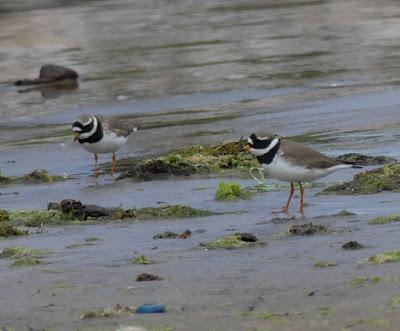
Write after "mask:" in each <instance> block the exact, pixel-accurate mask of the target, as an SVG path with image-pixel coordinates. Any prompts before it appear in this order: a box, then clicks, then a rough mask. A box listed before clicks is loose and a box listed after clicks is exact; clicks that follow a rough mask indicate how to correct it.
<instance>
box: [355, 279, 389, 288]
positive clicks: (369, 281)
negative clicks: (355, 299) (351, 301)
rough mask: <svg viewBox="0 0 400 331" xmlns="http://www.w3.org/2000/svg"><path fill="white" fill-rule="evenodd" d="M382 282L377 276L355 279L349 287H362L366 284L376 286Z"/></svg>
mask: <svg viewBox="0 0 400 331" xmlns="http://www.w3.org/2000/svg"><path fill="white" fill-rule="evenodd" d="M381 281H382V277H379V276H372V277H361V276H360V277H355V278H354V279H353V280H352V281H351V282H350V286H351V287H355V288H357V287H362V286H364V285H367V284H377V283H380V282H381Z"/></svg>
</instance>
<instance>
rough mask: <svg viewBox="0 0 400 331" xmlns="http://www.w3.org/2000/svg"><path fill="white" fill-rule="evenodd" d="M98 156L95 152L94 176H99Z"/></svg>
mask: <svg viewBox="0 0 400 331" xmlns="http://www.w3.org/2000/svg"><path fill="white" fill-rule="evenodd" d="M98 159H99V158H98V156H97V154H96V153H95V154H94V172H93V176H94V177H98V176H99V169H98V168H97V161H98Z"/></svg>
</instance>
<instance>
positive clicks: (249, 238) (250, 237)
mask: <svg viewBox="0 0 400 331" xmlns="http://www.w3.org/2000/svg"><path fill="white" fill-rule="evenodd" d="M238 234H239V236H240V238H239V239H240V240H241V241H245V242H249V243H254V242H256V241H258V239H257V237H256V236H255V235H254V234H252V233H246V232H244V233H238Z"/></svg>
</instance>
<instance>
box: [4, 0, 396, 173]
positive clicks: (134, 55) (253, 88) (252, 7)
mask: <svg viewBox="0 0 400 331" xmlns="http://www.w3.org/2000/svg"><path fill="white" fill-rule="evenodd" d="M399 12H400V9H399V8H398V6H396V4H395V3H394V2H393V1H362V2H360V1H335V2H333V3H332V2H326V1H318V0H315V1H293V0H290V1H288V0H286V1H247V2H241V1H191V2H189V1H126V0H125V1H123V0H119V1H86V2H83V1H72V2H65V1H45V0H42V1H41V0H36V1H32V2H31V1H18V2H9V1H0V59H1V61H0V70H1V72H2V75H1V81H0V103H1V105H2V107H1V109H0V119H1V128H2V130H1V132H0V138H1V144H0V148H1V149H3V150H4V149H7V148H8V147H9V145H10V143H15V142H17V141H18V142H19V143H21V141H22V143H24V142H25V141H26V140H28V141H30V139H33V138H36V139H38V140H36V141H35V142H36V143H40V142H41V141H48V140H50V141H52V140H51V139H54V138H53V137H54V136H56V137H58V140H62V141H64V142H67V141H68V139H67V138H66V136H65V135H66V132H67V131H65V129H68V125H69V124H70V123H71V121H72V119H73V117H74V116H76V115H77V114H80V113H83V112H88V111H91V112H96V113H103V114H109V115H120V116H126V117H128V118H130V119H131V121H132V122H133V123H134V124H138V125H140V126H141V127H143V128H144V129H149V130H150V132H151V133H150V134H149V136H148V137H147V138H146V142H147V145H150V147H149V149H151V152H160V150H162V149H163V148H165V147H166V146H163V145H161V146H159V145H158V144H157V142H154V141H158V140H160V139H162V137H164V136H169V137H170V138H171V139H170V140H174V139H178V140H179V142H180V143H181V144H187V143H191V142H192V141H193V140H196V139H193V138H192V139H189V138H187V136H185V135H180V132H181V131H189V133H190V134H192V135H195V132H196V131H197V130H199V131H210V130H211V131H215V132H216V134H215V136H214V137H213V138H214V140H220V139H222V138H234V137H237V136H240V135H242V134H248V132H249V131H250V130H253V129H259V128H260V127H262V128H264V129H265V130H275V131H276V132H277V133H280V134H291V132H290V130H285V128H284V127H282V126H280V122H271V121H269V116H270V113H271V112H280V111H287V110H288V109H297V108H298V107H299V105H300V107H301V108H304V107H303V106H302V105H303V103H304V102H307V103H309V102H313V101H316V100H321V99H326V98H335V97H338V96H344V95H355V94H363V93H371V92H373V91H380V90H384V89H391V88H393V87H394V88H396V86H397V85H398V83H399V80H398V77H399V74H400V72H399V70H400V68H399V64H398V55H399V52H400V47H398V42H397V41H398V32H397V31H399V29H398V28H399V24H400V16H399ZM44 63H57V64H62V65H66V66H71V67H73V68H75V69H76V70H77V71H78V72H79V73H80V76H81V80H80V86H79V88H78V89H76V90H73V91H65V92H64V93H63V92H59V91H50V92H49V91H42V92H41V91H32V92H29V93H18V90H17V89H16V88H14V87H12V86H11V84H12V82H13V81H15V80H16V79H18V78H24V77H35V76H36V75H37V73H38V70H39V68H40V66H41V65H43V64H44ZM376 99H377V100H378V106H377V107H378V108H380V107H384V103H385V102H386V100H387V99H386V96H385V95H383V96H380V95H379V94H378V96H377V98H376ZM391 100H394V101H395V102H394V105H398V104H399V103H400V100H399V98H398V96H397V92H396V91H395V92H394V96H393V97H392V98H391ZM380 102H382V104H380ZM349 104H350V106H349ZM349 104H348V103H346V104H342V105H338V108H340V109H334V110H335V111H336V110H345V111H348V110H350V109H349V107H350V108H351V109H357V108H360V109H363V108H365V107H367V106H369V101H365V100H364V99H363V98H359V99H352V100H350V101H349ZM305 107H308V105H307V104H306V105H305ZM177 111H179V113H176V112H177ZM327 111H328V110H327V109H326V107H325V106H322V107H321V109H318V112H321V113H322V112H327ZM335 111H334V112H333V115H332V116H333V117H336V116H337V117H339V118H338V120H339V121H340V116H341V115H339V114H338V115H336V114H335ZM379 112H380V113H381V112H382V109H380V110H379ZM254 113H256V114H257V115H258V116H257V117H255V118H254V117H253V118H250V119H247V118H246V117H247V116H249V115H252V114H254ZM149 114H151V116H149ZM291 114H293V115H294V116H296V113H293V112H291ZM375 116H376V114H375ZM353 120H354V123H353V125H352V126H353V127H354V128H355V129H361V128H364V127H365V126H366V124H365V123H363V122H361V123H358V122H357V118H353ZM374 120H375V119H372V118H369V121H370V122H374ZM379 120H380V119H379ZM44 124H47V125H44ZM188 124H189V128H187V125H188ZM190 124H191V125H190ZM319 124H320V123H318V120H316V121H315V122H314V121H312V122H307V125H305V126H304V127H303V126H302V127H301V128H300V129H298V131H300V133H306V132H309V131H316V130H317V129H318V128H317V127H316V126H318V125H319ZM164 126H168V127H171V126H172V127H175V128H173V129H172V130H168V129H164V128H163V127H164ZM27 127H28V128H27ZM226 129H228V130H230V131H229V134H226V133H225V134H222V135H220V136H219V135H218V134H217V133H218V131H224V130H226ZM323 129H324V130H328V129H330V128H326V129H325V128H323ZM338 129H339V128H338V127H335V128H334V130H338ZM60 131H62V134H61V137H60ZM186 133H187V132H186ZM294 134H297V132H294ZM186 135H187V134H186ZM152 137H154V138H153V139H152ZM207 138H208V137H204V136H203V137H201V138H200V139H197V140H200V141H203V140H205V141H207ZM134 143H135V142H133V144H134ZM135 147H136V148H132V150H135V153H142V152H143V151H141V148H140V147H141V146H140V142H139V146H135ZM136 151H137V152H136ZM67 170H68V169H67Z"/></svg>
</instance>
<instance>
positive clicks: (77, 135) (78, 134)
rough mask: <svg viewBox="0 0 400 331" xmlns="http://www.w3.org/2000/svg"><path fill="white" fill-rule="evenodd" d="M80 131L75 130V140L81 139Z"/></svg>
mask: <svg viewBox="0 0 400 331" xmlns="http://www.w3.org/2000/svg"><path fill="white" fill-rule="evenodd" d="M79 136H80V133H79V132H75V138H74V141H77V140H78V139H79Z"/></svg>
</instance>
